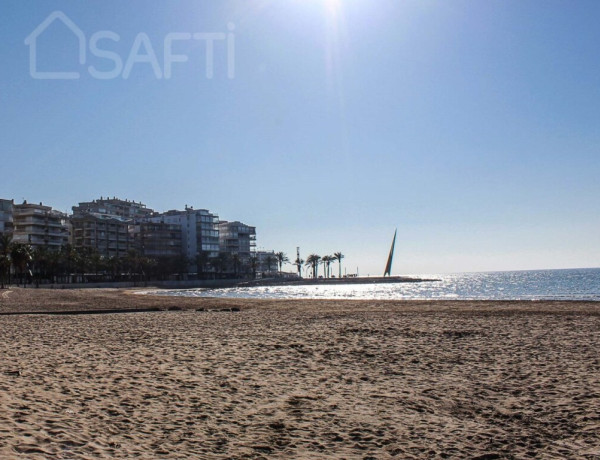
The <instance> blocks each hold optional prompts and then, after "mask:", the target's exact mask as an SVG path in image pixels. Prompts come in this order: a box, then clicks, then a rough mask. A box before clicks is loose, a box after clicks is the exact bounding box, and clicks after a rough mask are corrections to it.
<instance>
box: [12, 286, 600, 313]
mask: <svg viewBox="0 0 600 460" xmlns="http://www.w3.org/2000/svg"><path fill="white" fill-rule="evenodd" d="M146 290H147V288H144V289H141V288H135V289H134V288H131V289H106V288H91V289H65V290H57V289H30V288H26V289H23V288H13V289H10V290H5V291H4V292H2V293H0V316H11V315H13V316H14V315H28V314H32V315H33V314H44V313H48V314H56V315H58V314H62V315H65V314H77V313H86V312H87V313H88V314H101V313H102V314H109V313H135V312H138V313H151V312H162V311H173V312H175V311H212V310H214V311H221V310H222V311H228V310H231V309H239V310H242V311H246V310H264V311H269V310H277V311H293V310H298V311H307V310H311V309H320V310H322V311H329V310H332V311H340V312H343V311H348V312H352V311H380V310H386V311H390V312H394V311H395V312H405V311H415V312H419V311H420V312H434V311H439V312H444V311H452V312H459V311H464V312H469V311H472V312H477V311H490V312H502V311H523V312H527V311H539V312H586V313H589V314H592V315H594V314H599V315H600V302H598V301H594V300H456V299H451V300H447V299H419V300H416V299H406V300H387V299H386V300H373V299H306V298H298V299H264V298H237V297H186V296H164V295H160V294H153V293H152V292H149V293H146ZM141 292H143V294H142V293H141Z"/></svg>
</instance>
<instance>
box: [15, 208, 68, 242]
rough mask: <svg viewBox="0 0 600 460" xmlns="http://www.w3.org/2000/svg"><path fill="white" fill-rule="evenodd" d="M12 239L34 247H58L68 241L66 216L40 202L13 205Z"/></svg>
mask: <svg viewBox="0 0 600 460" xmlns="http://www.w3.org/2000/svg"><path fill="white" fill-rule="evenodd" d="M13 241H14V242H16V243H24V244H29V245H31V246H33V247H34V248H35V247H47V248H49V249H56V250H58V249H60V247H61V246H64V245H65V244H67V243H68V242H69V226H68V218H67V215H66V214H65V213H62V212H60V211H56V210H53V209H52V208H51V207H50V206H44V205H43V204H42V203H40V204H39V205H38V204H29V203H27V201H25V202H23V204H15V205H13Z"/></svg>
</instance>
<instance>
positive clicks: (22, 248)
mask: <svg viewBox="0 0 600 460" xmlns="http://www.w3.org/2000/svg"><path fill="white" fill-rule="evenodd" d="M10 258H11V260H12V264H13V266H14V267H15V270H16V271H17V272H18V273H19V277H20V278H21V282H22V283H23V287H25V277H24V274H25V270H27V266H28V264H29V262H31V246H29V245H28V244H23V243H11V245H10Z"/></svg>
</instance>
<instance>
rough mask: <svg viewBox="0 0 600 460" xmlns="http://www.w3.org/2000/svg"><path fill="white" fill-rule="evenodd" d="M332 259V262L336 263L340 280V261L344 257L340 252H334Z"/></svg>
mask: <svg viewBox="0 0 600 460" xmlns="http://www.w3.org/2000/svg"><path fill="white" fill-rule="evenodd" d="M333 257H334V260H337V261H338V269H339V273H338V276H339V277H340V278H341V277H342V259H343V258H344V257H346V256H345V255H344V254H342V253H341V252H336V253H335V254H333Z"/></svg>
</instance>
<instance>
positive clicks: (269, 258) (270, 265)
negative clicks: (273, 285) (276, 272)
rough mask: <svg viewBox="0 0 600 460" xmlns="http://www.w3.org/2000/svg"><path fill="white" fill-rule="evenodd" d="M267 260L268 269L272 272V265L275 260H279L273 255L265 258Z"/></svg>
mask: <svg viewBox="0 0 600 460" xmlns="http://www.w3.org/2000/svg"><path fill="white" fill-rule="evenodd" d="M265 262H266V264H267V271H268V272H269V273H270V272H271V267H272V266H273V264H274V263H275V262H277V259H276V258H275V257H274V256H272V255H268V256H267V258H266V259H265Z"/></svg>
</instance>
